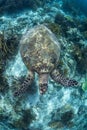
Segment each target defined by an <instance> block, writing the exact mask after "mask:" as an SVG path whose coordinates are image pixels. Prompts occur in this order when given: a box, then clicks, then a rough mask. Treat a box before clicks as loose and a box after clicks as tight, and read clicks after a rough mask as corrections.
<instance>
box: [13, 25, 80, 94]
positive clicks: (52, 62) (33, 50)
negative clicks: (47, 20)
mask: <svg viewBox="0 0 87 130" xmlns="http://www.w3.org/2000/svg"><path fill="white" fill-rule="evenodd" d="M20 53H21V57H22V59H23V62H24V63H25V65H26V66H27V68H28V70H29V75H28V76H27V78H26V79H25V81H24V83H23V84H22V86H21V88H19V90H17V91H16V92H15V93H14V95H15V96H19V95H20V94H22V93H24V92H25V90H27V88H28V87H29V85H30V84H31V83H32V81H33V79H34V75H35V72H36V73H37V74H38V76H39V89H40V93H41V94H44V93H45V92H46V91H47V88H48V79H49V76H50V77H51V78H52V79H53V80H54V81H55V82H57V83H60V84H62V85H63V86H77V84H78V82H77V81H76V80H73V79H68V78H65V77H64V76H63V75H61V74H60V73H59V71H58V69H57V65H58V62H59V57H60V43H59V42H58V40H57V38H56V37H55V35H54V34H53V33H52V32H51V31H50V30H49V29H48V28H47V27H46V26H45V25H37V26H35V27H33V28H31V29H30V30H29V31H28V32H27V33H26V34H24V35H23V37H22V39H21V40H20Z"/></svg>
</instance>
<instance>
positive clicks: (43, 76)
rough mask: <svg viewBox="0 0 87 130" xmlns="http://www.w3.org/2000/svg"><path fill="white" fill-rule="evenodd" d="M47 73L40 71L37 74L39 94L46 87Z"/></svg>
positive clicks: (45, 89) (43, 91)
mask: <svg viewBox="0 0 87 130" xmlns="http://www.w3.org/2000/svg"><path fill="white" fill-rule="evenodd" d="M48 77H49V74H48V73H41V74H39V90H40V94H44V93H45V92H46V91H47V88H48Z"/></svg>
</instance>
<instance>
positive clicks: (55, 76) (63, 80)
mask: <svg viewBox="0 0 87 130" xmlns="http://www.w3.org/2000/svg"><path fill="white" fill-rule="evenodd" d="M51 77H52V79H53V80H54V81H55V82H57V83H60V84H61V85H63V86H77V85H78V82H77V81H76V80H74V79H69V78H66V77H64V76H63V75H62V74H60V73H59V71H58V70H56V69H55V70H54V71H53V72H52V73H51Z"/></svg>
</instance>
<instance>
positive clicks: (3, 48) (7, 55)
mask: <svg viewBox="0 0 87 130" xmlns="http://www.w3.org/2000/svg"><path fill="white" fill-rule="evenodd" d="M18 42H19V41H18V36H17V35H13V34H12V35H9V36H8V37H6V36H5V34H4V32H1V33H0V79H1V82H0V92H4V90H5V91H6V90H7V89H8V84H7V80H6V77H5V76H4V71H5V69H6V64H7V61H8V60H10V59H11V58H12V57H14V55H15V53H16V52H17V47H18Z"/></svg>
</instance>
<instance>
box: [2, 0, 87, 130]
mask: <svg viewBox="0 0 87 130" xmlns="http://www.w3.org/2000/svg"><path fill="white" fill-rule="evenodd" d="M40 24H43V25H44V26H46V27H47V28H48V29H50V31H51V32H52V33H53V34H54V35H55V36H56V38H57V40H58V42H59V43H60V46H61V50H60V59H59V62H58V65H57V69H58V70H59V72H61V74H62V75H63V76H64V77H65V78H67V77H68V78H69V79H74V80H76V81H77V82H78V85H77V87H66V86H65V87H64V86H63V85H61V84H60V83H56V82H55V81H54V80H53V79H52V78H51V77H49V82H48V90H47V91H46V93H45V94H43V95H41V94H40V92H39V75H38V74H37V73H35V78H34V79H35V80H34V82H33V83H32V84H31V85H29V87H28V89H27V91H25V93H23V94H22V95H20V97H17V96H14V92H15V90H19V88H21V86H22V84H23V82H24V80H25V79H26V77H27V75H28V72H29V70H28V69H27V67H26V65H25V64H24V62H23V60H22V56H21V54H20V49H19V48H20V40H21V38H22V36H23V35H24V36H26V35H25V34H27V32H28V31H29V30H30V29H31V28H34V27H35V26H36V25H40ZM25 38H26V37H25ZM54 42H56V39H55V41H54ZM32 43H33V42H32ZM32 45H33V44H32ZM31 49H32V48H30V50H31ZM58 53H59V52H58ZM25 88H26V87H25ZM0 130H87V0H79V1H76V0H34V1H33V0H20V1H18V0H0Z"/></svg>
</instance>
